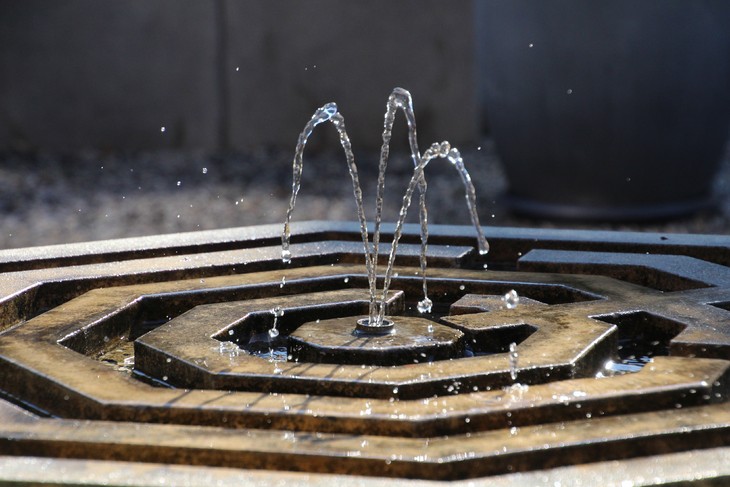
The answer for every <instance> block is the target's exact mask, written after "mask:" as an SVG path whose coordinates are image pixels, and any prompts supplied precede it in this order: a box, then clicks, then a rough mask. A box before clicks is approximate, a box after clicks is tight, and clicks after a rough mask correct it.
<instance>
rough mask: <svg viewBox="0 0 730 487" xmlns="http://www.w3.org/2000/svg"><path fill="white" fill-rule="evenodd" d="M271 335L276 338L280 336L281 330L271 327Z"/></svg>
mask: <svg viewBox="0 0 730 487" xmlns="http://www.w3.org/2000/svg"><path fill="white" fill-rule="evenodd" d="M269 336H270V337H271V338H276V337H278V336H279V330H277V329H276V328H271V329H270V330H269Z"/></svg>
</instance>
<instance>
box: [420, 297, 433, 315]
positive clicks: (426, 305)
mask: <svg viewBox="0 0 730 487" xmlns="http://www.w3.org/2000/svg"><path fill="white" fill-rule="evenodd" d="M432 307H433V301H431V300H430V299H428V298H427V297H424V298H423V300H421V301H419V302H418V306H417V308H418V312H419V313H430V312H431V308H432Z"/></svg>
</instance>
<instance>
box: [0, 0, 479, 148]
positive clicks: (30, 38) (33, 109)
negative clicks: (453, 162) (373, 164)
mask: <svg viewBox="0 0 730 487" xmlns="http://www.w3.org/2000/svg"><path fill="white" fill-rule="evenodd" d="M472 37H473V28H472V2H471V0H456V1H454V0H390V1H388V0H371V1H367V2H366V1H358V2H343V1H339V0H309V1H306V2H302V1H295V0H269V1H263V0H261V1H234V0H208V1H196V0H148V1H142V0H139V1H125V2H119V1H116V0H65V1H52V0H24V1H22V2H21V1H15V0H0V73H1V74H0V150H3V149H8V148H20V149H24V148H30V149H41V150H51V151H74V150H80V149H83V148H100V149H109V150H137V149H158V148H181V149H205V150H220V149H241V148H250V147H256V146H281V147H286V148H289V147H293V146H294V144H295V142H296V137H297V135H298V133H299V131H300V130H301V128H302V126H303V125H304V123H305V122H306V121H307V120H308V119H309V117H310V116H311V113H312V112H313V110H314V109H315V108H317V107H318V106H321V105H323V104H324V103H326V102H328V101H336V102H337V103H338V105H339V106H340V109H341V111H342V112H343V114H344V115H345V117H346V120H347V123H348V129H349V131H350V135H351V138H352V139H353V142H354V144H355V145H358V146H361V147H362V146H367V147H378V146H379V145H380V132H381V131H382V117H383V111H384V107H385V101H386V99H387V96H388V94H389V92H390V90H391V89H392V88H393V87H395V86H403V87H404V88H407V89H409V90H410V91H411V93H412V94H413V95H414V98H415V106H416V116H417V118H418V122H419V133H420V140H421V143H422V144H424V145H425V144H427V143H430V142H432V141H435V140H436V139H439V140H440V139H449V140H451V141H452V142H457V143H463V142H473V141H474V140H475V139H476V137H477V135H478V127H477V125H478V124H477V106H476V104H475V101H474V100H475V99H474V93H475V80H474V72H475V69H474V46H473V39H472ZM162 127H165V131H164V132H163V131H162V130H161V128H162ZM327 138H329V139H334V135H333V134H328V135H326V136H324V137H320V138H319V139H318V141H319V142H320V143H321V142H322V141H323V140H325V139H327ZM318 141H313V142H315V143H317V142H318ZM328 145H329V141H328Z"/></svg>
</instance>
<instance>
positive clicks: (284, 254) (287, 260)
mask: <svg viewBox="0 0 730 487" xmlns="http://www.w3.org/2000/svg"><path fill="white" fill-rule="evenodd" d="M281 261H282V262H283V263H284V264H291V250H289V249H284V250H282V251H281Z"/></svg>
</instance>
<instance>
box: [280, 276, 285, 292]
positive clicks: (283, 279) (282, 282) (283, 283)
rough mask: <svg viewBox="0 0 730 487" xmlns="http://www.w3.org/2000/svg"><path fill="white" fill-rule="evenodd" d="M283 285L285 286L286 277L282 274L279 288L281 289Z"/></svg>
mask: <svg viewBox="0 0 730 487" xmlns="http://www.w3.org/2000/svg"><path fill="white" fill-rule="evenodd" d="M284 286H286V277H285V276H282V277H281V284H279V288H281V289H283V288H284Z"/></svg>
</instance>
